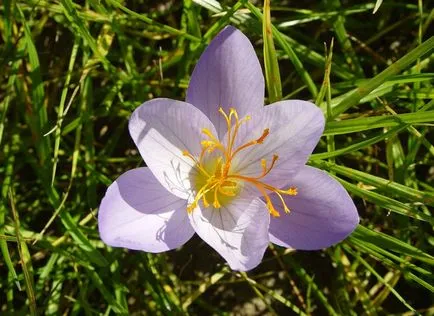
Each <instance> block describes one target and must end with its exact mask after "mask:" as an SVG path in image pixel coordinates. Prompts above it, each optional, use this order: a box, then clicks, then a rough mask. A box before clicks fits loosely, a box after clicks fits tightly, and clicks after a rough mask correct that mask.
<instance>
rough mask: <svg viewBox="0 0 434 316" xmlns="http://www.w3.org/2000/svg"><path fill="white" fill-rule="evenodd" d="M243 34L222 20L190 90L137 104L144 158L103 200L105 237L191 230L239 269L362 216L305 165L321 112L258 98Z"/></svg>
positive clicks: (150, 242) (156, 246)
mask: <svg viewBox="0 0 434 316" xmlns="http://www.w3.org/2000/svg"><path fill="white" fill-rule="evenodd" d="M264 90H265V86H264V78H263V74H262V70H261V66H260V64H259V61H258V59H257V57H256V55H255V51H254V49H253V47H252V45H251V43H250V42H249V40H248V39H247V38H246V37H245V36H244V35H243V34H242V33H241V32H240V31H238V30H237V29H235V28H234V27H230V26H229V27H226V28H225V29H224V30H223V31H222V32H220V34H218V35H217V37H216V38H215V39H214V40H213V41H212V42H211V43H210V45H209V46H208V48H207V49H206V50H205V52H204V53H203V54H202V56H201V58H200V60H199V62H198V64H197V66H196V68H195V69H194V71H193V74H192V77H191V81H190V85H189V87H188V90H187V100H186V102H182V101H176V100H171V99H154V100H151V101H147V102H145V103H144V104H142V105H141V106H140V107H138V108H137V109H136V110H135V111H134V113H133V114H132V116H131V118H130V121H129V131H130V134H131V137H132V138H133V140H134V142H135V144H136V146H137V148H138V149H139V152H140V154H141V156H142V157H143V159H144V160H145V162H146V165H147V167H143V168H137V169H133V170H130V171H127V172H125V173H124V174H123V175H121V176H120V177H119V178H118V179H117V180H116V181H115V182H113V184H112V185H110V187H109V188H108V190H107V193H106V195H105V197H104V198H103V200H102V202H101V206H100V208H99V216H98V221H99V231H100V235H101V239H102V240H103V241H104V242H105V243H106V244H108V245H111V246H114V247H125V248H129V249H136V250H142V251H146V252H154V253H157V252H163V251H167V250H170V249H174V248H178V247H180V246H182V245H183V244H184V243H186V242H187V241H188V240H189V239H190V238H191V237H192V236H193V235H194V233H197V234H198V235H199V236H200V237H201V238H202V239H203V240H204V241H205V242H206V243H208V244H209V245H210V246H211V247H213V248H214V249H215V250H216V251H217V252H218V253H220V255H221V256H222V257H223V258H224V259H225V260H226V261H227V262H228V264H229V266H230V267H231V268H232V269H234V270H243V271H245V270H249V269H252V268H254V267H256V266H257V265H258V264H259V263H260V262H261V260H262V257H263V255H264V252H265V250H266V248H267V245H268V243H269V242H272V243H274V244H277V245H279V246H283V247H287V248H294V249H304V250H314V249H321V248H324V247H328V246H330V245H332V244H335V243H337V242H339V241H341V240H342V239H344V238H345V237H346V236H347V235H348V234H349V233H351V232H352V231H353V230H354V228H355V227H356V226H357V224H358V222H359V218H358V214H357V210H356V207H355V206H354V203H353V201H352V200H351V198H350V196H349V195H348V193H347V192H346V191H345V189H344V188H343V187H342V186H341V185H340V184H339V183H338V182H337V181H336V180H334V179H333V178H332V177H330V176H329V175H328V174H327V173H325V172H324V171H321V170H319V169H315V168H312V167H309V166H306V165H305V163H306V161H307V159H308V156H309V155H310V154H311V153H312V151H313V149H314V147H315V146H316V144H317V143H318V141H319V139H320V137H321V134H322V132H323V129H324V116H323V114H322V112H321V111H320V110H319V108H318V107H316V106H315V105H314V104H312V103H310V102H306V101H299V100H290V101H281V102H276V103H274V104H271V105H268V106H264V104H263V101H264Z"/></svg>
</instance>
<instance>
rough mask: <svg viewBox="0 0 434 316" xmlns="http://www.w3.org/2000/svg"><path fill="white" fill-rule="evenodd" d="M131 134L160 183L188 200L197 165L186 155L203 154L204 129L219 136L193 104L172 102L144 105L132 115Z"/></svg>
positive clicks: (156, 100) (163, 100) (153, 102)
mask: <svg viewBox="0 0 434 316" xmlns="http://www.w3.org/2000/svg"><path fill="white" fill-rule="evenodd" d="M128 127H129V130H130V134H131V137H132V138H133V140H134V142H135V144H136V146H137V148H138V149H139V151H140V154H141V155H142V157H143V159H144V160H145V162H146V165H147V166H148V167H149V169H151V171H152V173H153V174H154V176H155V177H156V178H157V179H158V181H160V183H161V184H162V185H163V186H164V187H165V188H166V189H167V190H169V191H170V192H172V193H173V194H175V195H176V196H178V197H180V198H183V199H187V198H188V196H189V194H190V189H191V187H190V183H191V182H190V180H189V176H190V175H191V172H192V168H193V167H194V162H193V161H192V160H191V159H190V158H188V157H186V156H184V155H183V151H184V150H187V151H189V152H190V154H192V155H194V156H198V155H199V154H200V152H201V143H200V142H201V140H202V139H203V135H202V129H203V128H207V129H209V130H210V131H211V132H212V133H214V134H215V128H214V126H213V125H212V123H211V122H210V120H209V119H208V118H207V117H206V116H205V115H204V114H203V113H202V112H201V111H200V110H198V109H196V108H195V107H194V106H192V105H191V104H188V103H185V102H181V101H175V100H171V99H154V100H151V101H148V102H145V103H143V104H142V105H141V106H140V107H138V108H137V109H136V110H135V111H134V113H133V114H132V116H131V118H130V122H129V126H128Z"/></svg>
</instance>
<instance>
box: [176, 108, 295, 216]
mask: <svg viewBox="0 0 434 316" xmlns="http://www.w3.org/2000/svg"><path fill="white" fill-rule="evenodd" d="M219 112H220V114H221V115H223V117H224V118H225V120H226V124H227V129H228V132H227V144H226V145H224V144H223V143H222V142H220V141H219V139H218V138H217V137H216V136H214V135H213V134H212V133H211V131H210V130H209V129H207V128H204V129H202V133H203V134H205V135H206V136H207V139H205V140H203V141H202V142H201V145H202V152H201V153H200V155H199V157H195V156H193V155H192V154H190V153H189V152H188V151H186V150H185V151H183V155H184V156H187V157H189V158H190V159H192V160H193V161H194V163H195V168H196V170H197V174H196V175H195V176H194V179H193V184H194V188H195V192H196V196H195V198H194V200H193V202H191V203H190V204H189V205H188V206H187V211H188V212H192V211H193V210H194V209H195V208H196V207H197V205H198V203H199V202H200V201H202V203H203V205H204V207H209V206H210V205H211V204H212V206H213V207H215V208H220V207H222V206H225V205H227V204H228V203H229V202H230V201H232V200H233V199H234V198H235V197H236V196H237V195H238V194H239V193H240V192H241V190H242V187H243V185H244V183H250V184H252V185H253V186H254V187H255V188H256V189H257V190H258V191H259V192H260V193H261V195H262V196H263V197H264V199H265V202H266V205H267V208H268V210H269V212H270V214H271V215H272V216H275V217H278V216H280V214H279V212H278V211H277V210H276V208H275V207H274V205H273V203H272V201H271V199H270V197H269V194H270V193H275V194H276V195H277V196H278V197H279V199H280V201H281V202H282V205H283V209H284V210H285V212H286V213H289V212H290V210H289V208H288V207H287V205H286V203H285V200H284V199H283V195H292V196H294V195H297V188H295V187H290V188H289V189H286V190H282V189H278V188H276V187H273V186H271V185H269V184H266V183H264V182H263V181H261V180H262V179H263V178H264V177H265V176H266V175H267V174H269V173H270V171H271V170H272V169H273V168H274V166H275V164H276V161H277V160H278V159H279V156H278V155H276V154H274V155H273V157H272V159H271V163H270V164H268V163H267V160H266V159H261V168H262V173H261V174H260V175H259V176H257V177H247V176H243V175H242V174H239V173H236V172H233V170H232V167H233V166H232V165H233V163H234V158H235V157H236V156H237V155H238V154H239V153H240V152H241V151H243V150H245V149H246V148H248V147H252V146H258V145H261V144H262V143H263V142H264V140H265V139H266V138H267V137H268V136H269V134H270V129H269V128H266V129H264V131H263V132H262V135H261V136H260V137H259V138H257V139H254V140H251V141H249V142H247V143H245V144H243V145H240V146H238V147H235V140H236V137H237V135H238V131H239V129H240V126H241V125H242V124H246V123H247V122H248V121H249V120H250V119H251V117H250V116H245V117H244V118H242V119H239V117H238V113H237V111H236V110H235V109H234V108H231V109H230V110H229V114H227V113H226V112H225V111H224V110H223V109H222V108H220V109H219Z"/></svg>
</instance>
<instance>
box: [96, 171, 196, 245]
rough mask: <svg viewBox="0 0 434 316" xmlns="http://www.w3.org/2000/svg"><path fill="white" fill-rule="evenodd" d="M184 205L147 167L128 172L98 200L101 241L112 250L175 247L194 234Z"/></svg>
mask: <svg viewBox="0 0 434 316" xmlns="http://www.w3.org/2000/svg"><path fill="white" fill-rule="evenodd" d="M186 203H187V202H186V201H185V200H182V199H180V198H178V197H176V196H175V195H173V194H171V193H170V192H169V191H167V190H166V189H165V188H164V187H163V186H162V185H161V184H160V183H159V182H158V180H157V179H156V178H155V177H154V175H153V174H152V172H151V171H150V170H149V168H138V169H133V170H130V171H127V172H125V173H124V174H122V175H121V176H120V177H119V178H118V179H117V180H116V181H115V182H113V183H112V184H111V185H110V187H109V188H108V189H107V192H106V194H105V196H104V198H103V199H102V201H101V205H100V207H99V213H98V227H99V233H100V236H101V239H102V240H103V241H104V243H106V244H107V245H110V246H113V247H125V248H129V249H134V250H143V251H147V252H162V251H166V250H170V249H174V248H178V247H180V246H182V245H183V244H184V243H186V242H187V241H188V240H189V239H190V238H191V237H192V236H193V234H194V230H193V228H192V227H191V225H190V221H189V219H188V216H187V211H186Z"/></svg>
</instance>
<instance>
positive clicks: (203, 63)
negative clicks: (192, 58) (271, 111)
mask: <svg viewBox="0 0 434 316" xmlns="http://www.w3.org/2000/svg"><path fill="white" fill-rule="evenodd" d="M264 89H265V85H264V76H263V74H262V69H261V65H260V64H259V61H258V58H257V57H256V54H255V50H254V49H253V46H252V44H251V43H250V41H249V39H248V38H247V37H246V36H245V35H244V34H243V33H241V32H240V31H239V30H237V29H236V28H234V27H232V26H228V27H226V28H225V29H224V30H223V31H221V32H220V33H219V34H218V35H217V36H216V37H215V38H214V39H213V40H212V42H211V43H210V45H209V46H208V47H207V48H206V50H205V51H204V53H203V54H202V56H201V57H200V59H199V62H198V63H197V65H196V67H195V68H194V71H193V74H192V76H191V80H190V85H189V87H188V90H187V102H188V103H191V104H193V105H194V106H196V107H197V108H199V109H200V110H201V111H202V112H203V113H205V114H206V115H207V116H208V117H209V118H210V120H211V121H212V122H213V123H214V126H215V127H216V128H217V131H218V133H219V137H221V136H223V135H224V134H225V133H226V131H227V129H226V121H225V120H224V118H223V116H222V115H221V114H219V113H218V109H219V107H220V106H221V107H222V108H223V109H224V110H225V111H226V113H229V108H230V107H233V108H236V109H237V111H238V114H239V116H240V117H244V116H245V115H246V114H248V113H250V112H252V111H257V110H258V109H260V108H261V107H262V106H263V105H264Z"/></svg>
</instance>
